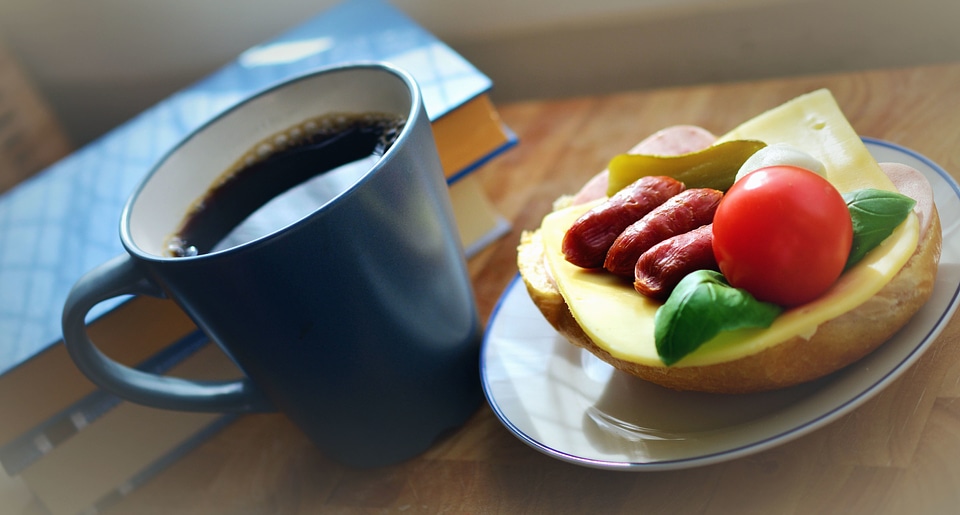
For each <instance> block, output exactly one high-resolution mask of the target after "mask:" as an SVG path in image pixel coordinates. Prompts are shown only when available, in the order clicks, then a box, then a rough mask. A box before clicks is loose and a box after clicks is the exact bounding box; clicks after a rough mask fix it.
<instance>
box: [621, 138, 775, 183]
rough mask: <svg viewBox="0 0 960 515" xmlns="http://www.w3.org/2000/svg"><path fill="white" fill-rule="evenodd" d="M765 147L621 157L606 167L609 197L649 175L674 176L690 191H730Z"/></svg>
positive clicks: (736, 145)
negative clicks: (746, 165) (747, 163)
mask: <svg viewBox="0 0 960 515" xmlns="http://www.w3.org/2000/svg"><path fill="white" fill-rule="evenodd" d="M765 146H767V145H766V143H764V142H762V141H757V140H733V141H726V142H724V143H719V144H716V145H712V146H710V147H707V148H705V149H703V150H700V151H697V152H690V153H688V154H680V155H678V156H654V155H647V154H620V155H618V156H616V157H614V158H613V159H612V160H611V161H610V164H609V165H608V166H607V169H608V170H610V182H609V185H608V186H607V195H608V196H611V195H613V194H614V193H616V192H618V191H620V190H621V189H623V188H624V187H626V186H627V185H629V184H630V183H632V182H634V181H636V180H637V179H639V178H641V177H646V176H648V175H666V176H668V177H673V178H674V179H677V180H678V181H680V182H682V183H684V184H685V185H686V186H687V188H713V189H716V190H720V191H727V189H728V188H730V186H732V185H733V181H734V179H735V178H736V176H737V171H738V170H740V167H741V166H743V163H744V162H745V161H746V160H747V158H749V157H750V156H752V155H753V154H754V153H755V152H756V151H758V150H760V149H761V148H763V147H765Z"/></svg>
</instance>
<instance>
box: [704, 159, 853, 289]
mask: <svg viewBox="0 0 960 515" xmlns="http://www.w3.org/2000/svg"><path fill="white" fill-rule="evenodd" d="M852 242H853V225H852V223H851V221H850V211H849V210H848V209H847V205H846V202H844V200H843V197H841V196H840V193H839V192H838V191H837V190H836V188H834V187H833V185H832V184H830V182H829V181H827V180H826V179H824V178H823V177H821V176H819V175H817V174H816V173H814V172H811V171H810V170H806V169H803V168H799V167H795V166H785V165H777V166H769V167H766V168H760V169H758V170H756V171H754V172H751V173H750V174H748V175H746V176H745V177H743V178H742V179H740V180H739V181H737V182H736V183H735V184H734V185H733V186H732V187H731V188H730V190H729V191H727V193H726V195H724V198H723V200H722V201H721V202H720V205H719V206H718V207H717V212H716V215H714V219H713V253H714V255H715V257H716V258H717V264H719V265H720V271H721V272H722V273H723V275H724V276H725V277H726V278H727V281H728V282H729V283H730V284H731V285H732V286H735V287H737V288H743V289H744V290H747V291H748V292H750V293H751V294H752V295H753V296H754V297H756V298H757V299H759V300H763V301H766V302H772V303H774V304H779V305H781V306H786V307H790V306H797V305H800V304H804V303H806V302H809V301H811V300H814V299H816V298H817V297H819V296H820V295H821V294H823V293H824V292H825V291H826V290H827V289H828V288H829V287H830V286H831V285H832V284H833V283H834V282H835V281H836V280H837V278H838V277H840V274H841V273H842V272H843V267H844V265H845V264H846V261H847V256H848V255H849V254H850V246H851V245H852Z"/></svg>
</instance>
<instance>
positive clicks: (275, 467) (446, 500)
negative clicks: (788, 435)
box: [109, 63, 960, 515]
mask: <svg viewBox="0 0 960 515" xmlns="http://www.w3.org/2000/svg"><path fill="white" fill-rule="evenodd" d="M819 87H828V88H830V89H831V90H832V91H833V93H834V95H835V96H836V98H837V100H838V102H839V103H840V105H841V107H842V108H843V110H844V111H845V113H846V115H847V117H848V118H849V120H850V121H851V123H852V124H853V126H854V128H856V129H857V131H858V132H859V133H860V134H861V135H865V136H873V137H877V138H882V139H886V140H890V141H893V142H896V143H899V144H902V145H904V146H907V147H909V148H912V149H914V150H916V151H918V152H920V153H922V154H924V155H926V156H928V157H929V158H931V159H933V160H934V161H936V162H937V163H939V164H940V165H941V166H943V167H944V168H946V169H947V170H949V171H951V172H952V173H953V174H954V176H955V177H957V178H960V63H958V64H952V65H944V66H933V67H922V68H913V69H904V70H893V71H871V72H864V73H849V74H840V75H828V76H817V77H803V78H790V79H778V80H769V81H760V82H747V83H738V84H724V85H706V86H695V87H682V88H671V89H663V90H654V91H640V92H629V93H623V94H616V95H609V96H602V97H589V98H574V99H567V100H555V101H531V102H518V103H513V104H508V105H502V106H500V110H501V113H502V115H503V118H504V119H505V120H506V122H507V123H508V124H509V125H510V126H511V127H512V128H513V129H514V130H515V131H516V132H517V133H518V135H519V137H520V141H521V143H520V145H519V146H518V147H516V148H515V149H513V150H511V151H510V152H509V153H507V154H505V155H504V156H502V157H501V158H499V159H497V160H496V161H494V162H493V163H491V164H490V165H488V166H486V167H485V168H483V169H482V170H481V171H479V172H478V174H479V176H480V177H482V179H483V181H484V182H485V185H486V187H487V188H488V190H489V193H490V195H491V196H492V197H493V199H494V200H495V202H496V204H497V206H498V207H499V209H500V211H501V212H502V213H503V214H504V215H505V216H507V217H508V218H510V219H511V220H512V221H513V224H514V230H513V232H512V233H511V234H510V235H508V236H507V237H505V238H503V239H502V240H500V241H499V242H497V243H496V244H495V245H494V246H493V247H492V248H490V249H488V250H486V251H485V252H484V253H482V254H481V255H479V256H478V257H476V258H474V259H473V260H472V262H471V263H470V268H471V272H472V275H473V278H474V285H475V287H476V295H477V299H478V301H479V306H480V310H481V314H482V316H483V318H484V320H486V319H487V318H488V317H489V314H490V312H491V310H492V309H493V306H494V305H495V303H496V301H497V299H498V298H499V296H500V294H501V293H502V291H503V290H504V288H505V287H506V286H507V284H508V282H509V281H510V280H511V278H512V277H513V276H514V274H516V271H517V269H516V264H515V257H516V256H515V248H516V245H517V241H518V238H519V233H520V231H521V230H523V229H528V228H533V227H536V226H538V225H539V222H540V219H541V217H542V216H543V215H544V214H545V213H547V212H548V211H549V210H550V206H551V202H552V201H553V199H554V198H556V197H557V196H559V195H561V194H563V193H566V192H571V191H574V190H575V189H577V188H578V187H579V185H580V184H581V183H582V182H584V181H585V180H586V179H587V178H588V177H590V176H591V175H593V174H594V173H596V172H597V171H599V170H601V169H602V168H604V166H605V165H606V162H607V160H608V159H609V158H610V157H611V156H613V155H615V154H616V153H619V152H621V151H624V150H625V149H627V148H629V147H630V146H632V145H633V144H634V143H636V142H637V141H639V140H640V139H642V138H643V137H644V136H646V135H648V134H650V133H652V132H654V131H656V130H657V129H660V128H662V127H665V126H668V125H672V124H678V123H690V124H696V125H700V126H702V127H705V128H707V129H710V130H711V131H713V132H715V133H722V132H724V131H726V130H727V129H729V128H732V127H733V126H734V125H736V124H737V123H739V122H740V121H743V120H745V119H747V118H749V117H751V116H753V115H755V114H757V113H759V112H761V111H763V110H765V109H767V108H769V107H773V106H775V105H777V104H779V103H781V102H783V101H785V100H788V99H790V98H792V97H794V96H796V95H799V94H801V93H804V92H807V91H810V90H813V89H816V88H819ZM953 222H955V221H952V220H945V221H944V223H945V224H948V223H953ZM958 339H960V324H958V321H957V320H953V321H952V322H951V323H950V324H949V325H948V326H947V328H946V330H945V331H944V332H943V333H942V335H941V336H940V338H939V339H938V340H937V341H936V343H935V344H934V345H933V347H932V348H931V349H930V350H929V351H928V352H927V353H926V354H925V356H924V357H923V358H922V359H921V360H920V361H919V362H918V363H917V364H916V365H914V366H913V367H912V368H911V369H910V370H909V371H908V372H907V373H906V374H904V376H902V377H901V378H900V379H899V380H897V381H896V382H895V383H894V384H893V385H892V386H890V387H889V388H888V389H886V390H885V391H884V392H882V393H881V394H880V395H878V396H877V397H875V398H873V399H872V400H870V401H869V402H867V403H866V404H865V405H864V406H862V407H860V408H859V409H857V410H855V411H854V412H853V413H851V414H849V415H847V416H845V417H843V418H842V419H840V420H839V421H836V422H834V423H833V424H830V425H828V426H827V427H825V428H823V429H820V430H817V431H815V432H813V433H811V434H809V435H807V436H804V437H801V438H799V439H797V440H794V441H792V442H790V443H787V444H785V445H782V446H780V447H776V448H774V449H771V450H768V451H765V452H762V453H759V454H755V455H752V456H748V457H745V458H741V459H738V460H734V461H729V462H725V463H720V464H716V465H711V466H705V467H701V468H694V469H688V470H681V471H671V472H634V473H631V472H614V471H605V470H595V469H588V468H583V467H578V466H575V465H571V464H567V463H564V462H561V461H558V460H555V459H553V458H550V457H547V456H545V455H543V454H541V453H539V452H538V451H536V450H534V449H532V448H530V447H528V446H527V445H526V444H524V443H522V442H521V441H520V440H519V439H517V438H516V437H514V436H513V435H512V434H511V433H510V432H509V431H508V430H507V429H506V428H505V427H504V426H502V425H501V423H500V422H499V420H498V419H497V418H496V416H495V415H494V414H493V412H492V411H491V409H490V408H489V407H487V406H483V407H482V408H481V409H479V410H478V411H477V413H476V414H475V415H474V416H473V418H472V419H471V420H470V421H469V422H468V423H467V424H466V425H465V426H464V427H463V428H462V429H461V430H460V431H459V432H457V433H455V434H454V435H453V436H451V437H450V438H448V439H446V440H444V441H442V442H441V443H439V444H437V445H436V446H435V447H434V448H433V449H431V450H430V451H428V452H427V453H426V454H424V455H423V456H421V457H419V458H416V459H414V460H411V461H409V462H406V463H403V464H401V465H396V466H391V467H386V468H381V469H375V470H354V469H350V468H346V467H344V466H341V465H338V464H337V463H334V462H332V461H331V460H329V459H328V458H326V457H325V456H323V455H322V454H321V453H320V452H319V451H317V450H316V449H315V448H313V447H312V446H311V444H310V443H309V442H308V441H307V440H306V438H305V437H304V436H303V435H301V434H300V433H299V432H298V430H297V429H296V428H294V427H293V426H292V425H291V423H290V422H288V421H287V419H286V418H284V417H283V416H281V415H273V414H271V415H254V416H246V417H245V418H243V419H241V420H240V421H238V422H236V423H234V424H233V425H231V426H229V427H228V428H227V429H226V430H224V431H223V432H222V433H220V434H219V435H218V436H216V437H215V438H213V439H212V440H210V441H208V442H206V443H205V444H204V445H202V446H201V447H200V448H199V449H197V450H196V451H194V452H192V453H191V454H190V455H188V456H187V457H186V458H184V459H182V460H180V461H179V462H177V463H175V464H174V465H173V466H171V467H170V468H168V469H167V470H166V471H164V472H163V473H162V474H161V475H160V476H159V477H157V478H155V479H154V480H152V481H151V482H149V483H148V484H147V485H145V486H143V487H141V488H140V489H139V490H137V491H135V492H133V493H132V494H131V495H129V496H128V497H126V498H125V499H123V500H122V501H121V502H119V503H118V504H116V505H114V507H113V508H112V509H111V510H110V512H109V514H110V515H113V514H136V515H148V514H164V515H167V514H171V513H176V514H197V515H201V514H202V515H216V514H313V513H320V512H324V513H325V512H334V513H353V512H362V513H438V512H454V513H487V512H505V513H562V512H576V513H588V512H594V513H596V512H631V513H636V512H643V513H724V514H726V513H764V514H769V513H777V514H780V513H824V512H831V513H871V514H872V513H947V512H951V513H956V512H957V510H960V342H958Z"/></svg>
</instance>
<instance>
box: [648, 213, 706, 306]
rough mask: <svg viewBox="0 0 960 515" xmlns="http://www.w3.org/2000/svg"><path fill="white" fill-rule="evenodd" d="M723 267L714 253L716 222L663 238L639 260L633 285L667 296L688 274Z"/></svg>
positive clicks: (660, 297)
mask: <svg viewBox="0 0 960 515" xmlns="http://www.w3.org/2000/svg"><path fill="white" fill-rule="evenodd" d="M697 270H719V267H718V266H717V260H716V259H715V258H714V257H713V224H709V225H704V226H701V227H698V228H696V229H694V230H692V231H690V232H685V233H683V234H679V235H677V236H674V237H672V238H669V239H666V240H663V241H661V242H660V243H658V244H656V245H654V246H653V247H651V248H650V250H648V251H646V252H644V253H643V255H641V256H640V259H638V260H637V266H636V270H635V274H636V275H635V278H634V283H633V287H634V289H636V290H637V291H638V292H640V293H641V294H643V295H646V296H648V297H651V298H654V299H656V300H666V299H667V297H669V296H670V293H671V292H673V289H674V288H675V287H676V286H677V283H679V282H680V280H681V279H683V278H684V277H685V276H686V275H687V274H689V273H691V272H695V271H697Z"/></svg>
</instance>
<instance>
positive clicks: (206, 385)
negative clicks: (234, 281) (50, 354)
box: [62, 254, 274, 412]
mask: <svg viewBox="0 0 960 515" xmlns="http://www.w3.org/2000/svg"><path fill="white" fill-rule="evenodd" d="M128 294H129V295H150V296H154V297H161V298H162V297H165V295H164V294H163V292H162V291H161V290H160V288H158V287H157V286H155V285H154V284H153V283H152V282H150V281H149V280H148V279H147V277H146V276H145V275H144V274H143V273H142V272H141V270H140V268H139V267H138V266H137V265H136V263H135V262H134V261H133V259H132V258H131V257H130V256H129V255H127V254H121V255H119V256H117V257H115V258H113V259H111V260H109V261H106V262H104V263H103V264H101V265H100V266H98V267H96V268H94V269H93V270H91V271H90V272H87V274H85V275H84V276H83V277H82V278H80V280H79V281H78V282H77V283H76V284H75V285H74V287H73V289H72V290H71V291H70V294H69V296H68V297H67V300H66V302H65V304H64V308H63V319H62V325H63V341H64V344H65V345H66V346H67V351H68V352H69V353H70V357H71V358H73V361H74V362H75V363H76V364H77V367H78V368H79V369H80V370H81V371H82V372H83V373H84V374H86V376H87V377H88V378H90V380H92V381H93V382H94V383H96V384H97V385H99V386H100V387H102V388H104V389H105V390H107V391H110V392H113V393H115V394H117V395H118V396H120V397H123V398H125V399H127V400H130V401H133V402H136V403H138V404H144V405H147V406H153V407H156V408H163V409H172V410H179V411H205V412H257V411H273V410H274V408H273V406H272V405H271V404H270V402H269V401H268V400H267V399H266V398H265V397H264V396H263V393H262V392H261V391H260V390H259V389H258V388H256V387H255V386H254V384H253V382H251V381H250V379H249V378H243V379H237V380H232V381H193V380H189V379H181V378H177V377H167V376H161V375H157V374H151V373H148V372H142V371H140V370H136V369H133V368H130V367H128V366H126V365H122V364H120V363H118V362H116V361H114V360H113V359H111V358H109V357H107V356H106V355H105V354H103V353H102V352H101V351H100V349H98V348H97V347H96V346H95V345H94V344H93V342H92V341H90V338H89V336H87V330H86V329H87V327H86V322H85V319H86V315H87V313H88V312H89V311H90V309H92V308H93V307H94V306H95V305H96V304H98V303H99V302H102V301H104V300H107V299H110V298H113V297H118V296H120V295H128Z"/></svg>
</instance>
